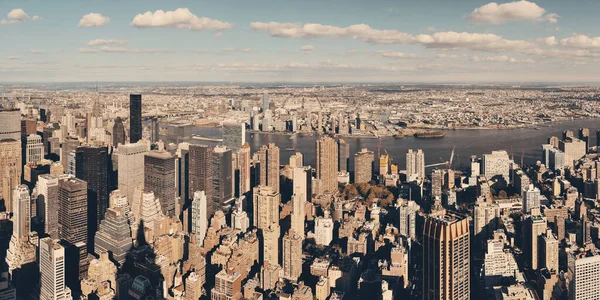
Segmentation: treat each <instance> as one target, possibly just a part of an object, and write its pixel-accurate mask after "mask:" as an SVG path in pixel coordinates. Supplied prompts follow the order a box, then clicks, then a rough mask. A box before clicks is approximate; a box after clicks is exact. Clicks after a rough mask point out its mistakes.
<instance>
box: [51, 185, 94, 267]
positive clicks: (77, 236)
mask: <svg viewBox="0 0 600 300" xmlns="http://www.w3.org/2000/svg"><path fill="white" fill-rule="evenodd" d="M58 186H59V190H58V203H59V208H58V236H59V237H60V238H61V239H63V240H65V241H67V242H68V243H69V244H71V245H75V244H77V243H87V242H88V219H87V218H88V213H87V210H88V205H87V195H88V194H87V190H88V184H87V182H85V181H83V180H81V179H78V178H73V177H70V178H65V179H62V180H60V181H59V183H58ZM86 256H87V255H86ZM84 258H85V257H84Z"/></svg>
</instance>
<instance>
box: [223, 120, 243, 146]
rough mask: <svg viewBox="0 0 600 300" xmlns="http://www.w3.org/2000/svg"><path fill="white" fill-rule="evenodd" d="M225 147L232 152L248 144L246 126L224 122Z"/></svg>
mask: <svg viewBox="0 0 600 300" xmlns="http://www.w3.org/2000/svg"><path fill="white" fill-rule="evenodd" d="M222 134H223V145H225V146H226V147H227V148H229V149H232V150H234V151H235V150H238V149H240V147H241V146H242V145H244V144H245V143H246V124H245V123H241V124H240V123H233V122H223V128H222Z"/></svg>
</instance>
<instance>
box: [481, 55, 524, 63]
mask: <svg viewBox="0 0 600 300" xmlns="http://www.w3.org/2000/svg"><path fill="white" fill-rule="evenodd" d="M471 61H474V62H482V61H485V62H504V63H511V64H513V63H524V64H533V63H535V60H533V59H530V58H528V59H517V58H514V57H509V56H506V55H498V56H488V57H484V58H482V57H479V56H472V57H471Z"/></svg>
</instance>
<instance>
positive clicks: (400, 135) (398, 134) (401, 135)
mask: <svg viewBox="0 0 600 300" xmlns="http://www.w3.org/2000/svg"><path fill="white" fill-rule="evenodd" d="M393 136H394V138H395V139H397V140H399V139H403V138H404V135H403V134H401V133H396V134H394V135H393Z"/></svg>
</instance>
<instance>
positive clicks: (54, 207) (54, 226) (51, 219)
mask: <svg viewBox="0 0 600 300" xmlns="http://www.w3.org/2000/svg"><path fill="white" fill-rule="evenodd" d="M58 181H59V176H57V175H50V174H42V175H40V177H39V178H38V182H37V184H36V188H37V192H38V202H37V207H38V216H39V217H40V218H41V219H42V220H44V232H45V233H47V234H48V235H49V236H50V237H51V238H53V239H57V238H58V202H59V201H58V190H59V187H58Z"/></svg>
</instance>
